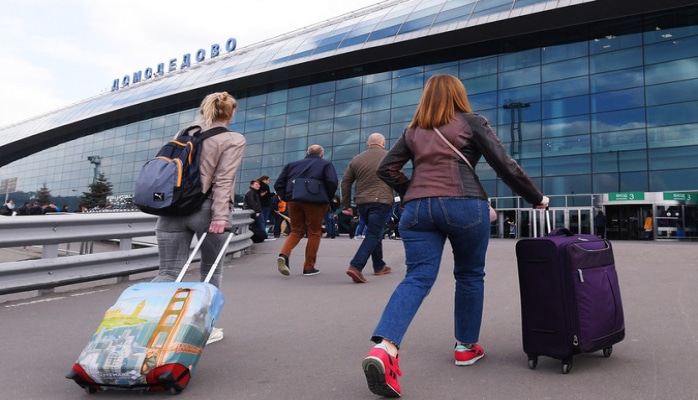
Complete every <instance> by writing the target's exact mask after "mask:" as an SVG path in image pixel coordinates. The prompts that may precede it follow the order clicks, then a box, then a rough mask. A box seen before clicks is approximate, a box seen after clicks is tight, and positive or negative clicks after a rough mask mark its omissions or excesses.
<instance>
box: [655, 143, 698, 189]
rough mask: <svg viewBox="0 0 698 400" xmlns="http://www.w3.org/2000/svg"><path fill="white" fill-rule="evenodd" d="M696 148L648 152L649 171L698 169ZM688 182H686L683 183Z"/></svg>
mask: <svg viewBox="0 0 698 400" xmlns="http://www.w3.org/2000/svg"><path fill="white" fill-rule="evenodd" d="M696 154H698V146H683V147H672V148H665V149H653V150H649V169H650V170H651V171H658V170H662V169H679V168H698V157H696ZM684 182H688V181H686V180H685V181H684ZM684 184H685V183H684Z"/></svg>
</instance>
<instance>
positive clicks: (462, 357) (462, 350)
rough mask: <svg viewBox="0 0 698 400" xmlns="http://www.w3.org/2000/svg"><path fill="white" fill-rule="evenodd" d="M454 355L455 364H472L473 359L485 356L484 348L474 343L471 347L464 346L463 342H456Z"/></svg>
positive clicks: (473, 362)
mask: <svg viewBox="0 0 698 400" xmlns="http://www.w3.org/2000/svg"><path fill="white" fill-rule="evenodd" d="M454 356H455V357H456V365H473V364H475V361H477V360H479V359H481V358H482V357H484V356H485V349H483V348H482V346H480V345H479V344H477V343H475V344H474V345H473V346H472V347H471V348H467V347H465V345H463V344H459V343H456V350H455V351H454Z"/></svg>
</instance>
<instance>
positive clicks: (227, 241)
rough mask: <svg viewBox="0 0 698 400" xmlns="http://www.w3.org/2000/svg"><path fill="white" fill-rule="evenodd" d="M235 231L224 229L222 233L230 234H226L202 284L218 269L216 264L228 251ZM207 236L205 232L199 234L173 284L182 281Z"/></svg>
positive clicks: (228, 228)
mask: <svg viewBox="0 0 698 400" xmlns="http://www.w3.org/2000/svg"><path fill="white" fill-rule="evenodd" d="M236 230H237V229H233V228H230V227H226V228H225V229H224V230H223V231H224V232H230V233H228V237H227V238H226V239H225V243H223V246H222V247H221V250H220V252H218V256H217V257H216V261H215V262H214V263H213V265H212V266H211V269H210V270H209V271H208V274H207V275H206V279H204V282H209V281H210V280H211V278H212V277H213V273H214V272H215V271H216V268H217V267H218V263H219V262H220V260H221V258H223V255H224V254H225V251H226V250H227V249H228V245H229V244H230V241H231V240H232V239H233V236H235V233H236ZM207 235H208V232H206V231H204V232H202V233H201V236H200V237H199V239H198V240H197V241H196V245H195V246H194V249H193V250H192V251H191V254H189V258H187V261H186V262H185V263H184V266H183V267H182V270H181V271H179V275H178V276H177V279H176V280H175V282H181V281H182V279H184V274H186V273H187V270H188V269H189V265H190V264H191V263H192V261H193V260H194V256H196V253H197V252H198V251H199V249H201V245H202V244H203V243H204V239H206V236H207Z"/></svg>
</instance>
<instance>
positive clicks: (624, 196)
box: [608, 192, 645, 201]
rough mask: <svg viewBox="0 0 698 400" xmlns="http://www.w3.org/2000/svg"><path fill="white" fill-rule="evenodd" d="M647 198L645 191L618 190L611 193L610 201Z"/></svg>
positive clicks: (609, 195)
mask: <svg viewBox="0 0 698 400" xmlns="http://www.w3.org/2000/svg"><path fill="white" fill-rule="evenodd" d="M638 200H645V193H644V192H617V193H609V194H608V201H638Z"/></svg>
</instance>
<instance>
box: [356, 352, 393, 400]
mask: <svg viewBox="0 0 698 400" xmlns="http://www.w3.org/2000/svg"><path fill="white" fill-rule="evenodd" d="M399 358H400V356H397V357H393V356H391V355H390V354H389V353H388V352H387V351H386V350H385V348H384V347H383V346H375V347H373V348H372V349H371V351H369V352H368V354H367V355H366V358H364V361H363V362H362V363H361V366H362V367H363V369H364V374H365V375H366V382H367V383H368V389H369V390H370V391H371V392H373V393H374V394H377V395H379V396H385V397H400V396H401V394H402V390H401V389H400V384H399V383H398V381H397V380H398V379H399V377H400V376H401V375H402V371H400V365H399Z"/></svg>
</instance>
